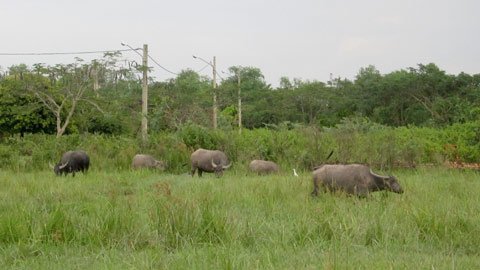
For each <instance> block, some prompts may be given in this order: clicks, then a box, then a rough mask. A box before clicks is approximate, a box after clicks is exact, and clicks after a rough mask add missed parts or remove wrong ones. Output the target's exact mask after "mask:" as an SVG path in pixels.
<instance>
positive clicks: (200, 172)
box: [198, 169, 203, 177]
mask: <svg viewBox="0 0 480 270" xmlns="http://www.w3.org/2000/svg"><path fill="white" fill-rule="evenodd" d="M202 173H203V171H202V170H200V169H198V177H202Z"/></svg>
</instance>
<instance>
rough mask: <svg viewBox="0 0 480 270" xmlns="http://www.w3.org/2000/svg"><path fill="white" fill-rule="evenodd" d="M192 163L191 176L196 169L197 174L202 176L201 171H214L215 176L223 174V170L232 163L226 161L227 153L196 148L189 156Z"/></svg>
mask: <svg viewBox="0 0 480 270" xmlns="http://www.w3.org/2000/svg"><path fill="white" fill-rule="evenodd" d="M190 162H191V165H192V176H194V175H195V171H196V170H197V169H198V176H199V177H202V173H203V172H209V173H211V172H214V173H215V175H216V176H217V177H220V176H222V175H223V171H224V170H225V169H228V168H229V167H230V166H231V165H232V164H231V163H229V162H228V158H227V155H225V153H223V152H222V151H219V150H206V149H202V148H200V149H198V150H196V151H195V152H193V153H192V155H191V156H190Z"/></svg>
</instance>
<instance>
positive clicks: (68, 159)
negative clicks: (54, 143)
mask: <svg viewBox="0 0 480 270" xmlns="http://www.w3.org/2000/svg"><path fill="white" fill-rule="evenodd" d="M51 167H53V171H54V172H55V174H56V175H62V174H65V175H67V174H68V173H72V176H75V172H79V171H82V172H83V173H85V172H87V171H88V167H90V158H89V157H88V155H87V153H85V151H81V150H78V151H68V152H65V153H64V154H63V155H62V158H61V159H60V162H59V163H57V164H56V165H55V166H51Z"/></svg>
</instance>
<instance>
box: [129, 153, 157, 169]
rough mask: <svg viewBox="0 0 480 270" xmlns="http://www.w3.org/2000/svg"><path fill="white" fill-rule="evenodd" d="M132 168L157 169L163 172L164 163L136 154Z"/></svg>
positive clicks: (148, 156)
mask: <svg viewBox="0 0 480 270" xmlns="http://www.w3.org/2000/svg"><path fill="white" fill-rule="evenodd" d="M132 168H134V169H140V168H150V169H159V170H162V171H163V170H165V163H164V162H163V161H160V160H156V159H155V158H153V157H152V156H150V155H144V154H137V155H135V156H134V157H133V160H132Z"/></svg>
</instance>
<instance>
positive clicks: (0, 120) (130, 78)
mask: <svg viewBox="0 0 480 270" xmlns="http://www.w3.org/2000/svg"><path fill="white" fill-rule="evenodd" d="M141 70H142V68H141V67H139V66H137V65H135V64H134V63H133V64H132V63H129V62H128V61H124V60H122V56H121V53H119V52H116V53H107V54H105V55H104V57H103V58H102V59H97V60H93V61H91V62H88V63H87V62H85V61H82V60H81V59H76V61H75V63H72V64H67V65H63V64H58V65H53V66H49V65H44V64H35V65H33V66H31V67H29V66H26V65H24V64H19V65H14V66H11V67H9V68H8V69H7V70H6V71H5V72H2V73H1V74H0V135H9V134H18V133H20V134H24V133H46V134H56V136H57V137H60V136H62V135H63V134H76V133H80V134H81V133H86V132H88V133H102V134H128V135H136V134H137V133H139V131H140V118H141V102H142V101H141V81H140V76H139V74H140V72H141ZM229 71H230V73H229V75H228V76H224V79H222V80H221V81H220V82H219V84H218V87H217V88H216V89H213V88H212V81H211V78H209V77H206V76H202V75H200V74H199V73H197V72H195V71H193V70H188V69H187V70H183V71H181V72H180V73H179V74H178V75H177V76H176V77H175V78H172V79H169V80H166V81H154V80H153V79H150V81H149V105H148V106H149V107H148V117H149V130H150V132H160V131H175V130H178V129H179V128H181V127H182V126H184V125H185V124H196V125H199V126H203V127H211V126H212V93H213V92H212V91H217V96H218V107H219V115H218V127H219V128H220V129H224V130H232V129H236V128H238V124H237V122H238V117H239V110H238V102H237V101H238V93H239V90H240V93H241V99H242V108H241V109H242V124H243V126H244V127H245V128H248V129H254V128H262V127H265V128H271V129H276V128H294V127H295V126H298V125H306V126H317V127H332V126H335V125H337V124H339V123H341V122H342V120H344V119H348V118H356V117H363V118H367V119H369V120H370V121H372V122H375V123H379V124H382V125H386V126H393V127H399V126H428V127H443V126H446V125H451V124H454V123H466V122H472V121H477V120H479V119H480V74H474V75H470V74H466V73H464V72H462V73H460V74H458V75H451V74H447V73H446V72H445V71H443V70H441V69H440V68H439V67H438V66H437V65H435V64H433V63H429V64H419V65H417V66H416V67H411V68H407V69H401V70H398V71H393V72H390V73H387V74H382V73H381V72H380V71H379V70H377V69H376V68H375V67H374V66H367V67H364V68H361V69H360V70H359V72H358V74H357V75H356V77H355V78H354V79H353V80H349V79H345V78H335V79H332V80H331V81H328V82H321V81H307V80H301V79H296V78H294V79H290V78H287V77H282V78H281V80H280V84H279V86H278V87H275V88H274V87H272V86H271V85H269V84H268V83H267V82H266V81H265V78H264V76H263V74H262V72H261V70H260V69H258V68H255V67H241V66H233V67H231V68H230V69H229ZM239 78H241V80H239ZM239 88H240V89H239Z"/></svg>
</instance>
